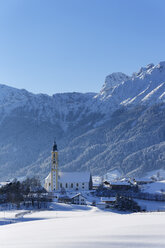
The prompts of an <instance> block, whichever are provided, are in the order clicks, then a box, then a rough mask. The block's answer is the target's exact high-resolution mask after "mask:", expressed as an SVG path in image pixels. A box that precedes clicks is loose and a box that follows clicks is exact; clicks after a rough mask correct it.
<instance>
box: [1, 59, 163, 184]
mask: <svg viewBox="0 0 165 248" xmlns="http://www.w3.org/2000/svg"><path fill="white" fill-rule="evenodd" d="M164 105H165V62H160V63H159V64H158V65H153V64H149V65H148V66H146V67H142V68H141V69H140V70H139V72H137V73H134V74H133V75H132V76H127V75H125V74H124V73H112V74H110V75H108V76H107V77H106V80H105V83H104V84H103V87H102V89H101V90H100V92H99V93H78V92H70V93H57V94H53V95H52V96H49V95H46V94H33V93H30V92H28V91H26V90H24V89H22V90H18V89H16V88H12V87H9V86H5V85H0V115H1V119H0V175H2V176H0V177H1V178H2V179H3V178H4V179H8V178H11V177H15V176H17V177H18V176H24V175H29V176H30V175H32V174H33V173H34V172H35V173H36V174H37V175H39V176H41V177H42V178H43V177H45V176H46V174H47V172H48V171H49V169H50V151H51V144H52V142H53V139H54V137H56V138H57V142H58V145H59V148H60V149H59V150H60V151H59V156H60V167H61V168H62V169H63V170H67V171H69V170H70V171H71V170H77V171H79V170H86V169H91V170H92V172H93V173H94V174H96V173H98V174H101V173H102V172H103V171H104V172H106V171H110V170H111V169H116V168H117V169H118V170H120V171H122V174H123V175H126V174H131V173H133V171H136V172H137V171H138V173H139V174H140V173H145V172H147V171H149V170H151V169H152V168H154V169H155V168H159V167H160V168H164V164H163V163H164V161H165V158H164V155H163V154H164V153H163V152H161V151H164V150H163V149H165V148H164V146H165V145H164V143H163V142H164V141H165V134H164V131H163V130H165V129H164V127H165V126H164V123H165V119H164V116H165V114H164V112H165V107H164ZM151 116H152V118H150V117H151ZM155 119H156V120H155ZM146 123H147V126H145V125H146ZM149 127H150V130H151V134H149V132H148V130H147V129H149ZM135 134H136V135H135ZM109 137H111V138H109ZM143 138H144V139H145V141H144V140H143ZM155 140H156V142H157V143H155ZM131 144H132V145H131ZM154 145H157V148H155V151H154V150H153V154H154V157H153V158H152V153H151V152H150V151H151V150H152V148H153V146H154ZM132 146H133V147H132ZM149 147H150V148H149ZM162 147H163V148H162ZM147 149H148V150H147ZM140 151H141V152H140ZM142 151H143V152H142ZM147 151H148V154H150V156H149V157H148V155H147ZM159 152H160V154H161V158H159ZM137 154H141V157H142V159H141V160H139V159H137V156H138V155H137ZM148 160H150V161H152V164H153V166H148V167H146V164H148V163H149V162H148ZM132 161H136V164H135V165H134V163H135V162H132ZM151 167H152V168H151Z"/></svg>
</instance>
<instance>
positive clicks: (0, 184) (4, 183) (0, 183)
mask: <svg viewBox="0 0 165 248" xmlns="http://www.w3.org/2000/svg"><path fill="white" fill-rule="evenodd" d="M9 183H10V182H9V181H7V182H0V188H1V187H3V186H5V185H7V184H9Z"/></svg>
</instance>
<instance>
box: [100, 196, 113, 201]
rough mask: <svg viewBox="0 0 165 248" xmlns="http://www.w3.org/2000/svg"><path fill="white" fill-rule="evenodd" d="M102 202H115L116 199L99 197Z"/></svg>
mask: <svg viewBox="0 0 165 248" xmlns="http://www.w3.org/2000/svg"><path fill="white" fill-rule="evenodd" d="M101 201H102V202H106V201H116V197H101Z"/></svg>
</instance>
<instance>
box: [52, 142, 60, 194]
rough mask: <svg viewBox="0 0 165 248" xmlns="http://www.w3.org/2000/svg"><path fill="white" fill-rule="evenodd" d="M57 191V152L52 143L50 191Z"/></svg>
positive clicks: (55, 146) (55, 145)
mask: <svg viewBox="0 0 165 248" xmlns="http://www.w3.org/2000/svg"><path fill="white" fill-rule="evenodd" d="M55 190H58V150H57V144H56V142H55V141H54V144H53V149H52V166H51V191H52V192H53V191H55Z"/></svg>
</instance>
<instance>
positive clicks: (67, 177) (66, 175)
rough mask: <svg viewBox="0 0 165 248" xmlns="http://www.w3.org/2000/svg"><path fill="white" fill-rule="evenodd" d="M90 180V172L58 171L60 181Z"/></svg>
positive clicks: (78, 181) (76, 181)
mask: <svg viewBox="0 0 165 248" xmlns="http://www.w3.org/2000/svg"><path fill="white" fill-rule="evenodd" d="M89 180H90V172H62V171H60V172H59V182H61V183H85V182H89Z"/></svg>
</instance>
